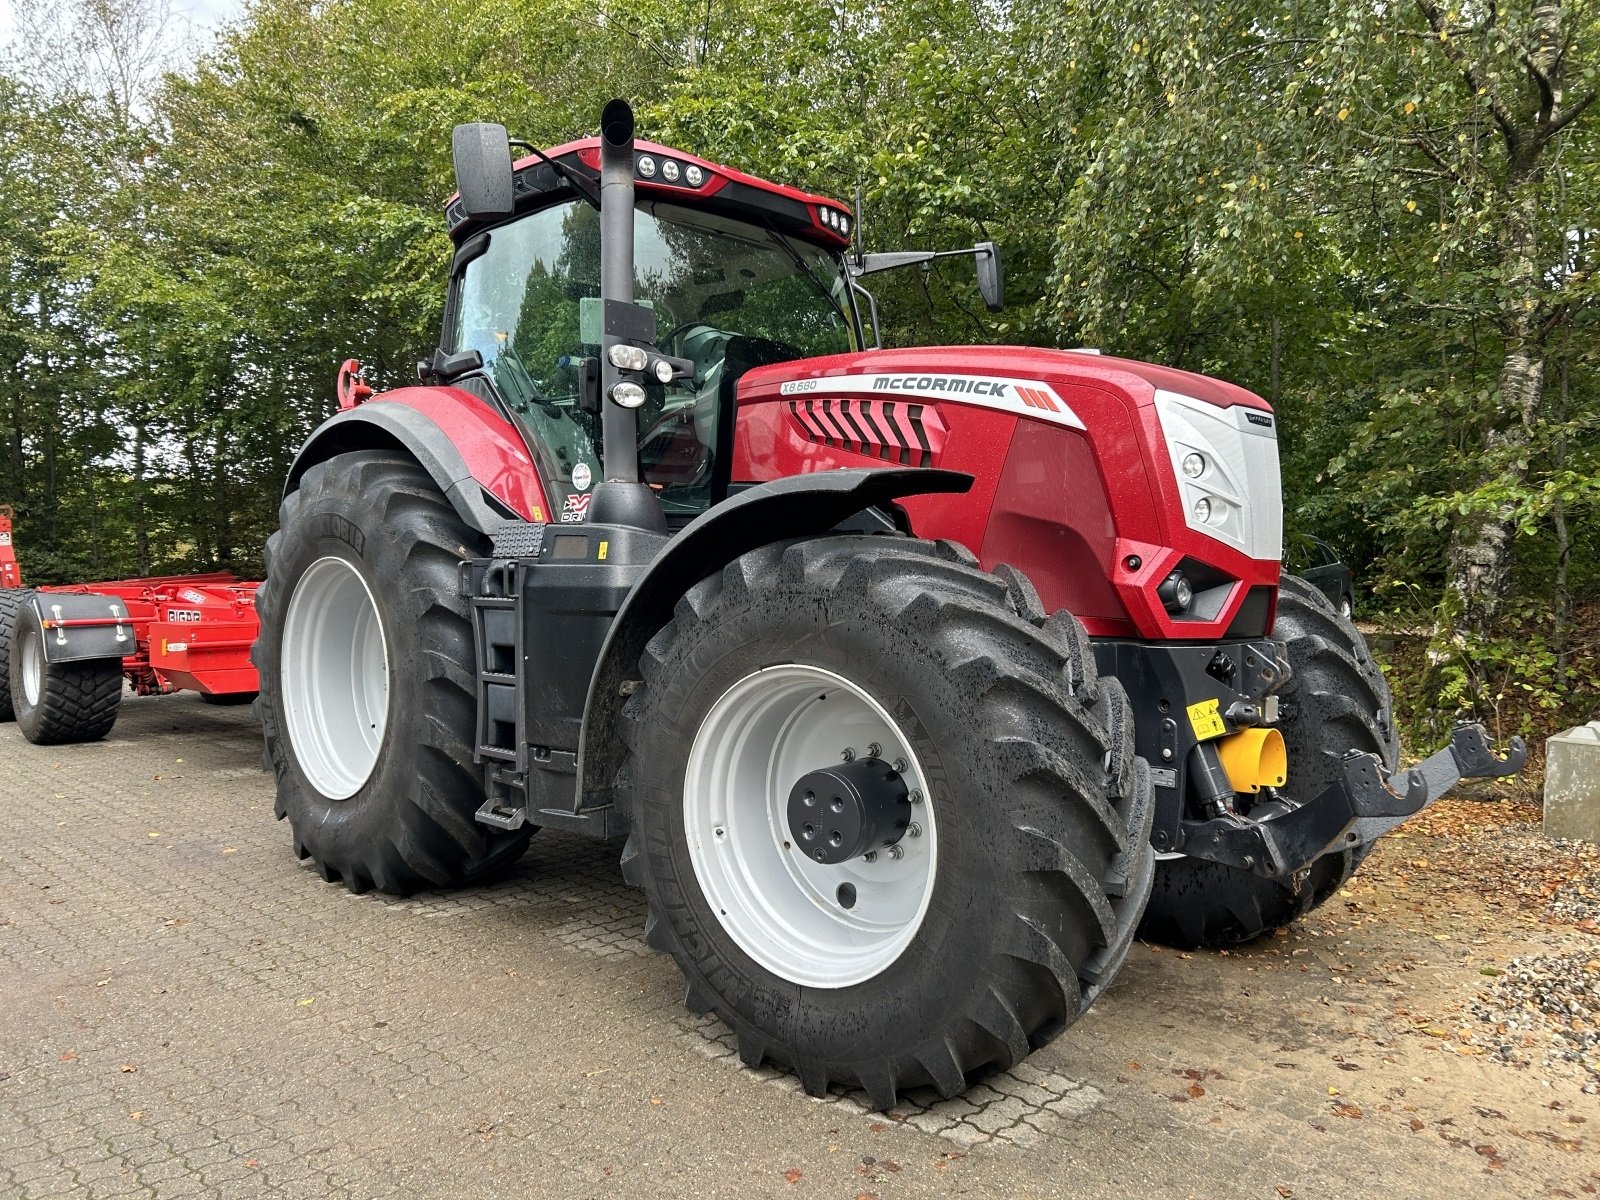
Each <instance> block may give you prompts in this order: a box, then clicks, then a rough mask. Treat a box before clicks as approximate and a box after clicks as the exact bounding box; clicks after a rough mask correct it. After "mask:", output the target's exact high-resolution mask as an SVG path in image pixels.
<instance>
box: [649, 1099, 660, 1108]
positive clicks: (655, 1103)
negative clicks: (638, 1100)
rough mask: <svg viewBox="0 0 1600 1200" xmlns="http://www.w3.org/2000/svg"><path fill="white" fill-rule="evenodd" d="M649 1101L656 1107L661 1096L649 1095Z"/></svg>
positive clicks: (658, 1105)
mask: <svg viewBox="0 0 1600 1200" xmlns="http://www.w3.org/2000/svg"><path fill="white" fill-rule="evenodd" d="M650 1103H651V1104H654V1105H656V1106H657V1107H660V1104H661V1097H660V1096H651V1097H650Z"/></svg>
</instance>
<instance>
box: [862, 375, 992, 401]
mask: <svg viewBox="0 0 1600 1200" xmlns="http://www.w3.org/2000/svg"><path fill="white" fill-rule="evenodd" d="M1010 387H1011V384H1009V383H1008V382H1006V381H1005V380H1003V379H971V378H962V377H961V376H959V375H957V376H956V377H954V378H951V377H949V376H947V375H878V376H876V377H874V378H873V381H872V390H873V391H876V392H950V393H952V394H954V395H957V396H959V395H961V394H962V393H963V392H969V393H971V394H972V395H974V396H1004V395H1005V394H1006V392H1007V390H1008V389H1009V388H1010Z"/></svg>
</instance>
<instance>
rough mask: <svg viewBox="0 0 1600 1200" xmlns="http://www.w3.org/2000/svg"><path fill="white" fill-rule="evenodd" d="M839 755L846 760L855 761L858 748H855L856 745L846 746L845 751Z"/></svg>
mask: <svg viewBox="0 0 1600 1200" xmlns="http://www.w3.org/2000/svg"><path fill="white" fill-rule="evenodd" d="M839 757H840V758H841V759H842V760H843V761H845V762H855V760H856V749H855V747H854V746H846V747H845V748H844V753H842V754H841V755H839Z"/></svg>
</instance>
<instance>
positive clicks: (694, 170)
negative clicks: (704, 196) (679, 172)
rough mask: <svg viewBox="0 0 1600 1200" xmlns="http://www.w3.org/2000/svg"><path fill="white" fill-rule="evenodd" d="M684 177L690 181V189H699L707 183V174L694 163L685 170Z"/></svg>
mask: <svg viewBox="0 0 1600 1200" xmlns="http://www.w3.org/2000/svg"><path fill="white" fill-rule="evenodd" d="M683 177H684V179H685V180H687V181H688V183H689V186H690V187H699V186H700V185H701V184H702V183H704V182H705V181H706V174H705V172H704V171H702V170H701V169H700V168H699V167H697V166H695V165H694V164H693V163H690V164H689V165H688V166H687V167H685V168H684V169H683Z"/></svg>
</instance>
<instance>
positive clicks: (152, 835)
mask: <svg viewBox="0 0 1600 1200" xmlns="http://www.w3.org/2000/svg"><path fill="white" fill-rule="evenodd" d="M156 778H157V779H160V778H161V776H159V775H157V776H156ZM150 836H151V837H160V836H161V835H160V834H159V833H152V834H151V835H150Z"/></svg>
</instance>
